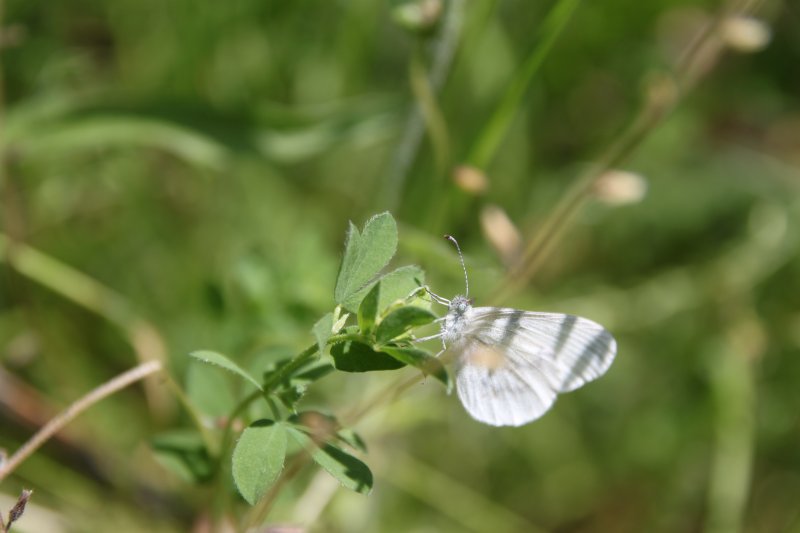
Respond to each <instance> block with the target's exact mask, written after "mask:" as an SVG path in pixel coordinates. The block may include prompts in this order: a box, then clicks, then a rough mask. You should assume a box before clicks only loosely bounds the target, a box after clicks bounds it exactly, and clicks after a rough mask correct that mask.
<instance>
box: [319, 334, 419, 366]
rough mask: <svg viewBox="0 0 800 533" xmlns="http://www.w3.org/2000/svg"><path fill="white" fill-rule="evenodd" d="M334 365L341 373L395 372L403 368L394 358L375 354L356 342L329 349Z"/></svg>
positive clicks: (378, 353) (380, 353)
mask: <svg viewBox="0 0 800 533" xmlns="http://www.w3.org/2000/svg"><path fill="white" fill-rule="evenodd" d="M331 355H332V356H333V362H334V365H335V366H336V368H337V369H338V370H341V371H343V372H371V371H373V370H395V369H398V368H402V367H403V366H405V365H404V364H403V363H401V362H400V361H398V360H397V359H395V358H394V357H392V356H390V355H388V354H385V353H382V352H376V351H375V350H373V349H372V348H371V347H369V346H368V345H366V344H364V343H361V342H357V341H345V342H341V343H339V344H336V345H334V346H333V347H332V348H331Z"/></svg>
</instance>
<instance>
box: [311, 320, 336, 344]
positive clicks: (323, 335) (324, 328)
mask: <svg viewBox="0 0 800 533" xmlns="http://www.w3.org/2000/svg"><path fill="white" fill-rule="evenodd" d="M332 331H333V313H328V314H327V315H325V316H323V317H322V318H320V319H319V320H317V323H316V324H314V327H313V328H311V332H312V333H313V334H314V338H315V339H316V340H317V347H319V353H320V354H324V353H325V346H326V345H327V344H328V339H330V338H331V333H332Z"/></svg>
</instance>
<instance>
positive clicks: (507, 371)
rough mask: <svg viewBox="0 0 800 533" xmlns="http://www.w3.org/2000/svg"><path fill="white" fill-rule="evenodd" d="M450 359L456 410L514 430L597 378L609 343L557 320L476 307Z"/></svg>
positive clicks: (603, 334) (579, 325) (589, 327)
mask: <svg viewBox="0 0 800 533" xmlns="http://www.w3.org/2000/svg"><path fill="white" fill-rule="evenodd" d="M451 348H453V349H454V351H455V352H456V353H457V354H458V356H457V360H456V386H457V390H458V396H459V399H460V400H461V403H462V404H463V405H464V407H465V408H466V409H467V411H468V412H469V413H470V415H471V416H472V417H473V418H475V419H476V420H478V421H481V422H484V423H487V424H491V425H494V426H520V425H523V424H526V423H528V422H531V421H533V420H535V419H537V418H539V417H540V416H542V415H543V414H544V413H545V412H547V410H548V409H549V408H550V407H551V406H552V405H553V402H555V399H556V395H557V394H558V393H560V392H568V391H572V390H575V389H577V388H578V387H580V386H581V385H583V384H584V383H587V382H589V381H592V380H594V379H596V378H598V377H600V376H601V375H603V374H604V373H605V372H606V370H608V367H609V366H610V365H611V363H612V362H613V360H614V355H615V354H616V349H617V347H616V341H615V340H614V338H613V337H612V336H611V334H610V333H609V332H608V331H607V330H606V329H605V328H603V327H602V326H600V325H599V324H597V323H595V322H592V321H591V320H588V319H585V318H581V317H576V316H573V315H564V314H559V313H534V312H529V311H520V310H517V309H507V308H494V307H477V308H473V309H472V310H471V311H470V316H469V320H468V326H467V328H466V330H465V331H464V335H463V336H462V337H461V339H460V340H459V341H458V342H457V343H456V345H454V346H451Z"/></svg>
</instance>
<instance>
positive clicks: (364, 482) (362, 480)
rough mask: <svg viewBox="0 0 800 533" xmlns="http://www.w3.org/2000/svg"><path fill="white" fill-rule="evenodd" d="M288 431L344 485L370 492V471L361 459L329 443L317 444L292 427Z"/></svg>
mask: <svg viewBox="0 0 800 533" xmlns="http://www.w3.org/2000/svg"><path fill="white" fill-rule="evenodd" d="M290 432H291V435H292V436H293V437H294V438H295V439H297V440H298V441H299V442H300V443H301V444H302V445H303V446H304V447H305V448H306V450H308V451H309V453H310V454H311V458H312V459H314V462H316V463H317V464H318V465H319V466H321V467H322V468H323V469H325V470H326V471H327V472H328V473H329V474H330V475H332V476H333V477H335V478H336V479H337V480H338V481H339V483H341V484H342V485H343V486H344V487H347V488H348V489H350V490H352V491H355V492H358V493H360V494H369V493H370V491H371V490H372V482H373V481H372V472H371V471H370V469H369V467H368V466H367V465H366V464H364V462H363V461H361V460H360V459H357V458H356V457H353V456H352V455H350V454H349V453H347V452H345V451H344V450H342V449H340V448H337V447H336V446H334V445H332V444H330V443H326V444H323V445H322V446H321V447H320V446H317V445H316V444H315V443H314V442H313V441H312V440H311V439H310V438H309V437H308V436H307V435H306V434H305V433H303V432H302V431H299V430H297V429H294V428H292V429H290Z"/></svg>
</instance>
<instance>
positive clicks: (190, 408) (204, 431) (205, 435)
mask: <svg viewBox="0 0 800 533" xmlns="http://www.w3.org/2000/svg"><path fill="white" fill-rule="evenodd" d="M167 385H168V386H169V388H170V389H172V392H173V393H174V394H175V396H176V397H177V398H178V401H179V402H180V404H181V405H182V406H183V408H184V409H186V412H187V413H188V414H189V418H191V419H192V422H193V423H194V426H195V427H196V428H197V431H199V432H200V437H201V438H202V439H203V443H204V444H205V446H206V448H207V449H208V451H209V453H211V454H212V455H217V454H218V453H219V451H220V444H219V442H218V441H217V440H216V439H215V438H214V437H213V435H211V432H210V431H208V428H207V427H206V425H205V424H204V423H203V417H202V415H201V414H200V412H199V411H198V410H197V409H196V408H195V407H194V404H193V403H192V401H191V400H190V399H189V397H188V396H187V395H186V392H185V391H184V390H183V388H182V387H181V386H180V385H178V383H177V382H176V381H175V380H174V379H172V376H169V375H167Z"/></svg>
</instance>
